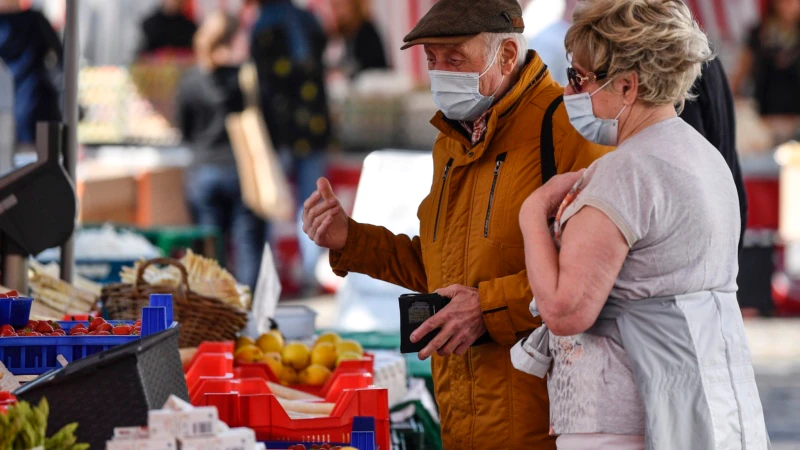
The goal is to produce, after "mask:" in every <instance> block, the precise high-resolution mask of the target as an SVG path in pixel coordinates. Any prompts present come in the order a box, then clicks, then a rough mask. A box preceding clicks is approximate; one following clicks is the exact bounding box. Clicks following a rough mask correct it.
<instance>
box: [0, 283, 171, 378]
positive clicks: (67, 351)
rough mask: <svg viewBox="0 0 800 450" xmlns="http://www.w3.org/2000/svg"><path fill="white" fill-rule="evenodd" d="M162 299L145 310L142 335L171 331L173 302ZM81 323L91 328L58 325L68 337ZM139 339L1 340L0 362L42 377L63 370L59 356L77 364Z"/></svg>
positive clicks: (15, 371) (18, 372) (12, 369)
mask: <svg viewBox="0 0 800 450" xmlns="http://www.w3.org/2000/svg"><path fill="white" fill-rule="evenodd" d="M158 298H159V301H158V302H156V303H157V304H159V305H160V306H152V307H150V306H149V307H145V308H143V309H142V336H148V335H150V334H155V333H158V332H160V331H163V330H165V329H166V328H167V321H166V318H167V317H171V316H172V311H171V309H172V299H171V297H170V298H168V299H167V298H164V296H159V297H158ZM151 301H152V300H151ZM79 323H81V324H83V325H85V326H86V327H87V328H88V326H89V322H69V321H61V322H58V324H59V325H60V326H61V328H62V329H63V330H64V331H65V332H66V333H67V334H69V331H70V330H71V329H72V328H73V327H74V326H76V325H77V324H79ZM110 323H111V324H112V325H117V324H126V325H133V323H134V322H133V321H117V320H114V321H111V322H110ZM175 326H177V322H172V324H171V325H170V326H169V328H173V327H175ZM139 338H140V336H136V335H133V336H114V335H110V336H88V335H87V336H69V335H67V336H30V337H0V361H2V362H3V364H4V365H5V366H6V368H7V369H8V370H9V371H10V372H11V373H13V374H14V375H41V374H43V373H45V372H48V371H50V370H53V369H57V368H59V367H61V365H60V364H59V363H58V361H57V360H56V358H57V357H58V355H62V356H64V359H66V360H67V362H73V361H77V360H79V359H81V358H85V357H87V356H89V355H93V354H95V353H99V352H102V351H105V350H108V349H110V348H112V347H116V346H117V345H122V344H126V343H128V342H131V341H135V340H137V339H139Z"/></svg>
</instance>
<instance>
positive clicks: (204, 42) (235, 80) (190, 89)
mask: <svg viewBox="0 0 800 450" xmlns="http://www.w3.org/2000/svg"><path fill="white" fill-rule="evenodd" d="M237 28H238V25H237V22H236V19H234V18H233V17H230V16H228V15H225V14H223V13H214V14H212V15H211V16H209V18H208V19H207V20H206V21H205V22H204V23H203V25H202V26H201V27H200V30H199V31H198V32H197V35H196V36H195V37H194V49H195V56H196V57H197V67H195V68H193V69H191V70H189V71H188V72H187V73H186V75H185V76H184V79H183V81H182V82H181V86H180V89H179V93H178V101H177V103H178V105H177V111H178V114H177V116H178V117H177V123H178V126H179V128H180V130H181V132H182V133H183V139H184V141H185V142H186V143H187V144H188V145H189V146H190V147H191V149H192V151H193V154H194V162H193V165H192V167H191V168H190V169H189V170H188V172H187V174H186V187H185V189H186V197H187V200H188V202H189V207H190V211H191V213H192V217H193V219H194V222H195V223H197V224H200V225H205V226H214V227H216V228H217V229H219V230H221V231H222V232H223V234H224V235H225V236H226V237H228V238H229V241H230V247H231V250H232V252H233V263H234V264H233V265H234V270H233V272H234V274H235V275H236V278H237V280H238V281H239V282H241V283H243V284H246V285H248V286H250V287H251V288H254V287H255V284H256V281H257V280H258V270H259V266H260V264H261V250H262V249H263V246H264V240H265V231H266V230H265V224H264V222H263V221H262V220H261V219H259V218H258V217H256V216H255V215H254V214H253V213H252V212H251V211H250V210H249V209H248V208H247V207H246V206H245V205H244V203H243V201H242V193H241V189H240V185H239V175H238V173H237V169H236V160H235V159H234V155H233V147H232V146H231V142H230V139H229V137H228V132H227V129H226V128H225V120H226V118H227V116H228V115H229V114H231V113H236V112H240V111H242V110H243V109H244V100H243V96H242V92H241V90H240V88H239V68H238V67H236V66H234V65H232V64H231V43H232V41H233V38H234V37H235V35H236V31H237Z"/></svg>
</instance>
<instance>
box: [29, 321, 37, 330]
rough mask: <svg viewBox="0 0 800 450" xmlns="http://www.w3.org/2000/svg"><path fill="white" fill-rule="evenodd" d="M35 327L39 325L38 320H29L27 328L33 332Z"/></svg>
mask: <svg viewBox="0 0 800 450" xmlns="http://www.w3.org/2000/svg"><path fill="white" fill-rule="evenodd" d="M36 325H39V321H38V320H29V321H28V325H27V327H28V328H30V329H31V330H35V329H36Z"/></svg>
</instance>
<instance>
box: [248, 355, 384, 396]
mask: <svg viewBox="0 0 800 450" xmlns="http://www.w3.org/2000/svg"><path fill="white" fill-rule="evenodd" d="M374 363H375V357H374V356H373V355H372V354H370V353H365V354H364V357H363V358H362V359H359V360H350V361H342V363H341V364H339V365H338V366H337V367H336V368H335V369H334V370H333V373H332V374H331V377H330V378H329V379H328V382H327V383H325V384H324V385H322V386H306V385H304V384H294V385H291V386H289V387H291V388H292V389H297V390H298V391H303V392H306V393H309V394H311V395H316V396H317V397H325V398H327V397H328V394H329V393H330V392H331V388H332V386H333V384H334V383H335V381H336V380H337V379H339V378H341V377H342V376H345V375H348V374H358V375H361V374H369V376H370V384H371V379H372V376H373V375H374V374H375V369H374V365H375V364H374ZM233 370H234V373H235V374H236V377H237V378H252V377H258V378H264V379H265V380H268V381H272V382H273V383H280V381H279V380H278V377H277V376H275V373H274V372H272V369H271V368H270V367H269V365H267V364H262V363H250V364H244V363H237V362H234V369H233Z"/></svg>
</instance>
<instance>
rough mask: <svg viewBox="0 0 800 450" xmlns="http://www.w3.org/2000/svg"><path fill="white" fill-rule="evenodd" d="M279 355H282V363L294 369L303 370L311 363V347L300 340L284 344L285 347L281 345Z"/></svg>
mask: <svg viewBox="0 0 800 450" xmlns="http://www.w3.org/2000/svg"><path fill="white" fill-rule="evenodd" d="M281 356H282V357H283V364H284V365H287V366H289V367H292V368H294V369H295V370H303V369H305V368H306V367H308V365H309V364H311V349H310V348H308V346H307V345H306V344H303V343H302V342H290V343H288V344H286V347H283V351H282V352H281Z"/></svg>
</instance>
